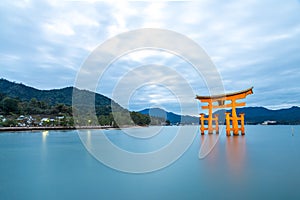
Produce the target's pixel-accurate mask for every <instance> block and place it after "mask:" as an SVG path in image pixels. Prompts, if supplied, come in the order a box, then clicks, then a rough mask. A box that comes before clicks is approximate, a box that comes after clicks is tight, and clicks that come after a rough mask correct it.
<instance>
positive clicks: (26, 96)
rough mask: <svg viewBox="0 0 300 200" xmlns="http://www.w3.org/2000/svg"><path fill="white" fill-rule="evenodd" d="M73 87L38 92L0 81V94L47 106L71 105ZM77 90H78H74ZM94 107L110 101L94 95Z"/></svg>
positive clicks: (107, 103)
mask: <svg viewBox="0 0 300 200" xmlns="http://www.w3.org/2000/svg"><path fill="white" fill-rule="evenodd" d="M73 89H74V88H73V87H66V88H62V89H52V90H38V89H35V88H32V87H29V86H26V85H24V84H22V83H14V82H10V81H8V80H5V79H0V93H2V94H4V95H6V96H9V97H12V98H19V99H20V100H22V101H30V100H31V99H32V98H35V99H37V100H38V101H44V102H46V103H48V104H49V105H55V104H58V103H62V104H65V105H69V106H70V105H72V93H73ZM76 90H78V89H76ZM81 92H82V93H87V94H93V93H92V92H89V91H84V90H81ZM95 104H96V106H106V105H111V99H110V98H108V97H105V96H103V95H101V94H97V93H96V94H95Z"/></svg>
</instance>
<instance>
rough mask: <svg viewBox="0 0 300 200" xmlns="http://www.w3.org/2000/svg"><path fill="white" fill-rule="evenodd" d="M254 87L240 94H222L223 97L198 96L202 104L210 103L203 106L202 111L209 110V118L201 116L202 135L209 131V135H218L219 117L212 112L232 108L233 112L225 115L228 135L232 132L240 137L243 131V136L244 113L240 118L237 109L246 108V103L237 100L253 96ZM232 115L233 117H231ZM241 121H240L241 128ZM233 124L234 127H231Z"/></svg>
mask: <svg viewBox="0 0 300 200" xmlns="http://www.w3.org/2000/svg"><path fill="white" fill-rule="evenodd" d="M252 89H253V87H251V88H249V89H246V90H242V91H239V92H234V93H229V94H221V95H214V96H198V95H197V96H196V99H198V100H200V101H201V102H202V103H208V105H206V106H202V107H201V108H202V109H208V117H205V115H204V114H203V113H201V114H200V121H201V127H200V131H201V134H202V135H204V131H205V130H207V131H208V133H213V131H215V132H216V133H218V132H219V121H218V120H219V117H218V115H217V114H216V115H214V117H213V116H212V112H213V111H212V110H213V109H214V108H231V109H232V112H231V113H228V112H226V113H225V117H226V135H228V136H229V135H231V131H233V134H234V135H239V131H241V134H242V135H244V134H245V128H244V115H245V114H244V113H241V114H240V115H239V117H238V116H237V114H236V107H241V106H245V105H246V103H245V102H236V100H239V99H244V98H246V96H247V95H249V94H253V91H252ZM226 101H231V102H230V103H228V104H225V102H226ZM230 114H231V116H230ZM204 121H207V122H208V126H207V127H205V126H204ZM213 121H214V122H215V126H213ZM239 121H240V127H239ZM231 124H232V126H231Z"/></svg>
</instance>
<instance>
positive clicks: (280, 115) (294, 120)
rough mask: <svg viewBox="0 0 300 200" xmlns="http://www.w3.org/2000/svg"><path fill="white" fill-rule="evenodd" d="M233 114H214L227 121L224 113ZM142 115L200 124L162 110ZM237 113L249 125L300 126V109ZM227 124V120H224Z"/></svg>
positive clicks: (247, 109)
mask: <svg viewBox="0 0 300 200" xmlns="http://www.w3.org/2000/svg"><path fill="white" fill-rule="evenodd" d="M225 111H226V112H231V110H218V111H216V112H214V114H219V115H220V116H219V119H223V120H224V119H225V116H224V113H225ZM139 112H140V113H142V114H148V115H150V116H153V117H160V118H165V119H166V120H169V121H170V122H171V123H172V124H176V123H183V124H192V123H194V124H198V123H199V118H198V117H193V116H188V115H184V116H181V115H178V114H175V113H172V112H166V111H165V110H163V109H160V108H151V109H144V110H141V111H139ZM237 113H238V114H240V113H245V122H246V123H247V124H260V123H262V122H264V121H267V120H271V121H276V122H277V123H278V124H300V107H296V106H294V107H291V108H287V109H280V110H269V109H267V108H264V107H245V108H237ZM224 122H225V120H224Z"/></svg>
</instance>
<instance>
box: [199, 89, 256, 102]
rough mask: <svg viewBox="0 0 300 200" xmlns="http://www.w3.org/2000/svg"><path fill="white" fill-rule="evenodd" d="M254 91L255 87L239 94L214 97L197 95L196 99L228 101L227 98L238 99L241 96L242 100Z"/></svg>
mask: <svg viewBox="0 0 300 200" xmlns="http://www.w3.org/2000/svg"><path fill="white" fill-rule="evenodd" d="M252 89H253V87H251V88H248V89H246V90H241V91H238V92H233V93H227V94H219V95H212V96H198V95H197V96H196V99H198V100H207V99H212V100H220V99H226V98H230V97H238V96H241V98H245V97H246V96H247V95H248V94H253V91H252Z"/></svg>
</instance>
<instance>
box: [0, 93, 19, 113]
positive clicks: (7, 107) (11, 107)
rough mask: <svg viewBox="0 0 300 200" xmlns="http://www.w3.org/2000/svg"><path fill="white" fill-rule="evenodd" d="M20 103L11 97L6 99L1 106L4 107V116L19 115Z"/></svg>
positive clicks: (0, 103)
mask: <svg viewBox="0 0 300 200" xmlns="http://www.w3.org/2000/svg"><path fill="white" fill-rule="evenodd" d="M18 103H19V101H18V100H16V99H13V98H10V97H5V98H4V99H2V101H1V102H0V105H1V107H2V111H3V112H4V114H6V115H7V114H10V113H19V112H18V111H19V110H18Z"/></svg>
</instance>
